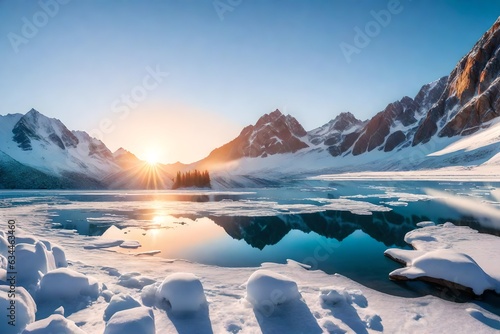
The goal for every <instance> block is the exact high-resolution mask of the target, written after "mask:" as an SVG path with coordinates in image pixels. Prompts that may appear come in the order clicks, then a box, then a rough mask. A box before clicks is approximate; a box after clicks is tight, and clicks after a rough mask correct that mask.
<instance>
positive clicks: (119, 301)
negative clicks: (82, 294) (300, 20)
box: [103, 294, 141, 321]
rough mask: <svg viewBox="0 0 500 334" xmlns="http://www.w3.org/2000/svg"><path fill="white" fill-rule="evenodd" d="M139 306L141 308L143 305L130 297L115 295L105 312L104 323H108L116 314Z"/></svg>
mask: <svg viewBox="0 0 500 334" xmlns="http://www.w3.org/2000/svg"><path fill="white" fill-rule="evenodd" d="M139 306H141V303H139V302H138V301H137V300H135V299H134V298H133V297H132V296H130V295H124V294H118V295H114V296H113V297H111V300H110V302H109V304H108V306H107V307H106V309H105V310H104V317H103V318H104V321H108V320H109V319H110V318H111V317H112V316H113V315H114V314H115V313H116V312H119V311H123V310H128V309H131V308H134V307H139Z"/></svg>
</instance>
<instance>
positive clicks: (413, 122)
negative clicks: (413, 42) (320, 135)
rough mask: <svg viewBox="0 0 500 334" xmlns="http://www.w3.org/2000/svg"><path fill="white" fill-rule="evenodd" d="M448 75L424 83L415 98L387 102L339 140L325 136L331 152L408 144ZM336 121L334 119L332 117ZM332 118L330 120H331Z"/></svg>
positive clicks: (341, 152)
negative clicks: (385, 105) (381, 109)
mask: <svg viewBox="0 0 500 334" xmlns="http://www.w3.org/2000/svg"><path fill="white" fill-rule="evenodd" d="M446 82H447V77H443V78H441V79H439V80H436V81H434V82H431V83H429V84H426V85H424V86H423V87H422V88H421V89H420V91H419V92H418V94H417V95H416V96H415V98H413V99H412V98H411V97H409V96H404V97H403V98H402V99H401V100H399V101H395V102H393V103H389V104H388V105H387V107H386V108H385V109H384V110H383V111H381V112H379V113H378V114H376V115H375V116H374V117H372V118H371V119H370V120H368V121H366V122H364V123H361V124H360V123H357V125H358V127H357V128H354V131H350V133H346V134H345V136H343V137H339V136H337V137H336V138H337V139H338V140H334V141H333V140H327V141H325V144H326V145H327V146H329V148H328V149H329V151H330V153H331V154H332V155H333V156H338V155H342V154H348V153H349V152H350V153H352V154H353V155H359V154H363V153H365V152H370V151H373V150H375V149H378V150H384V151H385V152H389V151H392V150H394V149H396V148H398V147H403V146H405V145H410V140H411V138H412V136H413V134H414V132H415V129H416V127H417V126H418V124H419V122H420V121H421V119H422V117H423V116H424V115H425V114H426V112H427V111H428V109H429V108H430V107H431V106H432V105H433V104H434V103H435V102H436V101H437V100H438V99H439V98H440V96H441V95H442V93H443V90H444V88H445V84H446ZM334 121H335V120H334ZM334 121H332V122H334Z"/></svg>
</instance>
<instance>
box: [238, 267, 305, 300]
mask: <svg viewBox="0 0 500 334" xmlns="http://www.w3.org/2000/svg"><path fill="white" fill-rule="evenodd" d="M246 286H247V294H246V299H247V300H248V301H249V302H250V303H251V304H252V305H253V306H254V307H255V308H258V309H267V308H269V307H270V306H277V305H280V304H283V303H286V302H289V301H292V300H297V299H300V293H299V290H298V287H297V283H295V281H293V280H292V279H290V278H288V277H286V276H284V275H281V274H278V273H275V272H273V271H271V270H267V269H260V270H257V271H256V272H254V273H253V274H252V275H251V276H250V277H249V278H248V281H247V283H246Z"/></svg>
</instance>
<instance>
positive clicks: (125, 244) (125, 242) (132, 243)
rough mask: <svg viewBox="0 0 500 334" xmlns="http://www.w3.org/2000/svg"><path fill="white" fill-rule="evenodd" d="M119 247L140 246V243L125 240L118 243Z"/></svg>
mask: <svg viewBox="0 0 500 334" xmlns="http://www.w3.org/2000/svg"><path fill="white" fill-rule="evenodd" d="M120 247H121V248H133V249H135V248H139V247H141V243H140V242H139V241H135V240H126V241H124V242H122V243H121V244H120Z"/></svg>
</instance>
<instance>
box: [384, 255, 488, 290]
mask: <svg viewBox="0 0 500 334" xmlns="http://www.w3.org/2000/svg"><path fill="white" fill-rule="evenodd" d="M393 254H394V253H393ZM395 255H396V256H397V252H396V254H395ZM389 277H390V278H393V279H398V278H403V277H404V278H407V279H417V278H436V279H442V280H445V281H448V282H451V283H455V284H459V285H461V286H463V287H469V288H471V289H472V291H473V292H474V293H475V294H476V295H481V294H482V293H483V292H484V291H485V290H490V289H494V287H495V285H494V283H493V280H492V279H491V277H490V276H489V275H488V274H486V273H485V272H484V271H483V269H481V267H480V266H479V265H478V264H477V263H476V261H474V260H473V259H472V258H471V257H470V256H468V255H467V254H463V253H458V252H456V251H453V250H450V249H438V250H434V251H430V252H427V253H425V254H423V255H421V256H419V257H416V258H415V259H413V260H412V261H410V262H409V263H408V267H405V268H400V269H396V270H394V271H393V272H391V273H390V274H389Z"/></svg>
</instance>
